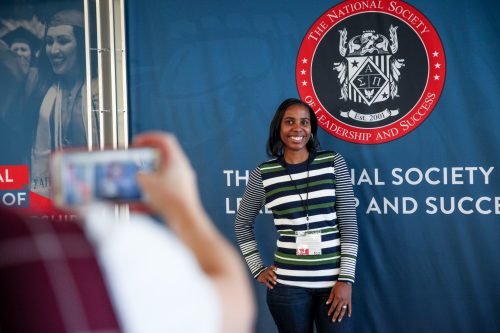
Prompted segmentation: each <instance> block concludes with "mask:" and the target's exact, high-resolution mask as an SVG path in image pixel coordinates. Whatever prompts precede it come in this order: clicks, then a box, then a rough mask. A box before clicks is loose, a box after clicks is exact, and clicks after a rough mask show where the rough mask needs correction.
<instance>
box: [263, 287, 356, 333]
mask: <svg viewBox="0 0 500 333" xmlns="http://www.w3.org/2000/svg"><path fill="white" fill-rule="evenodd" d="M330 291H331V288H322V289H311V288H301V287H291V286H286V285H282V284H277V285H276V286H274V288H273V289H267V305H268V306H269V310H270V311H271V315H272V316H273V319H274V322H275V323H276V326H278V330H279V332H280V333H312V332H313V324H315V325H316V331H317V332H318V333H352V332H354V328H353V320H352V317H351V318H349V317H348V316H347V312H346V314H345V315H344V317H343V318H342V321H341V322H340V323H339V322H338V321H336V322H332V316H328V310H329V308H330V304H329V305H327V304H326V301H327V299H328V297H329V296H330Z"/></svg>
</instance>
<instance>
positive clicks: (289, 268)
mask: <svg viewBox="0 0 500 333" xmlns="http://www.w3.org/2000/svg"><path fill="white" fill-rule="evenodd" d="M264 205H265V206H266V207H267V208H268V209H270V210H271V211H272V213H273V216H274V225H275V227H276V231H277V232H278V240H277V242H276V251H275V254H274V265H275V266H276V267H277V270H276V274H277V276H278V283H281V284H285V285H290V286H298V287H304V288H327V287H331V286H333V285H334V284H335V281H337V280H339V281H350V282H354V278H355V268H356V256H357V251H358V228H357V220H356V208H355V201H354V193H353V189H352V184H351V181H350V177H349V172H348V169H347V165H346V163H345V160H344V158H343V157H342V156H341V155H340V154H338V153H335V152H331V151H320V152H317V153H311V154H310V156H309V159H308V160H307V161H305V162H303V163H300V164H288V165H287V164H286V163H285V161H284V159H283V158H277V159H273V160H270V161H268V162H264V163H262V164H261V165H259V166H258V167H257V168H256V169H254V170H252V172H251V173H250V177H249V180H248V184H247V187H246V189H245V193H244V195H243V198H242V200H241V203H240V206H239V208H238V212H237V215H236V221H235V232H236V239H237V241H238V244H239V246H240V249H241V251H242V253H243V256H244V258H245V260H246V262H247V264H248V266H249V268H250V271H251V273H252V275H253V276H254V278H257V277H258V276H259V274H260V273H261V272H262V271H264V270H265V269H266V267H265V266H264V264H263V261H262V258H261V256H260V253H259V251H258V248H257V243H256V240H255V233H254V223H255V218H256V216H257V214H258V213H259V211H260V210H261V209H262V207H263V206H264ZM304 230H309V231H317V232H319V233H320V235H321V236H320V237H321V254H317V255H297V244H296V243H297V242H296V240H297V232H300V231H304Z"/></svg>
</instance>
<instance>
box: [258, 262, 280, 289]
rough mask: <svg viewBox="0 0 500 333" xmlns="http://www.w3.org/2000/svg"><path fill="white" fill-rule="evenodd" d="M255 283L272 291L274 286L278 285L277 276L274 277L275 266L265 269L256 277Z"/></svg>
mask: <svg viewBox="0 0 500 333" xmlns="http://www.w3.org/2000/svg"><path fill="white" fill-rule="evenodd" d="M257 281H259V282H261V283H264V284H266V285H267V287H268V288H269V289H273V287H274V285H276V283H278V276H277V275H276V266H274V265H273V266H269V267H267V268H266V269H265V270H264V271H263V272H262V273H260V274H259V276H258V277H257Z"/></svg>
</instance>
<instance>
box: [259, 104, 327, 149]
mask: <svg viewBox="0 0 500 333" xmlns="http://www.w3.org/2000/svg"><path fill="white" fill-rule="evenodd" d="M292 105H302V106H303V107H305V108H306V109H307V110H308V111H309V117H310V118H311V133H312V134H313V138H312V139H311V140H309V141H308V142H307V145H306V148H307V150H308V151H309V152H311V151H316V150H318V149H319V147H320V145H319V140H318V136H317V135H316V134H317V132H318V119H317V118H316V115H315V114H314V111H313V109H312V108H311V107H310V106H309V104H307V103H305V102H304V101H301V100H300V99H297V98H288V99H285V100H284V101H283V102H282V103H281V104H280V105H279V106H278V109H277V110H276V112H275V113H274V117H273V120H272V121H271V124H270V126H269V139H268V140H267V153H268V154H269V155H270V156H274V157H279V156H283V142H282V141H281V137H280V130H281V122H282V120H283V115H284V114H285V111H286V110H287V109H288V108H289V107H290V106H292Z"/></svg>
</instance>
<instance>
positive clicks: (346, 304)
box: [326, 281, 352, 322]
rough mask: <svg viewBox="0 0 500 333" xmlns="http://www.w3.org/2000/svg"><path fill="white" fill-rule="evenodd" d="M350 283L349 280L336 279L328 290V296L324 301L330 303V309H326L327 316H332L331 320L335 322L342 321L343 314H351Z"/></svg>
mask: <svg viewBox="0 0 500 333" xmlns="http://www.w3.org/2000/svg"><path fill="white" fill-rule="evenodd" d="M351 295H352V285H351V283H349V282H345V281H337V283H335V286H333V288H332V291H331V292H330V297H328V300H327V301H326V304H331V306H330V310H328V317H330V316H332V321H333V322H335V321H336V320H337V319H338V321H339V322H340V321H342V318H344V315H345V314H346V313H347V315H348V316H349V317H350V316H351V311H352V303H351Z"/></svg>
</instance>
